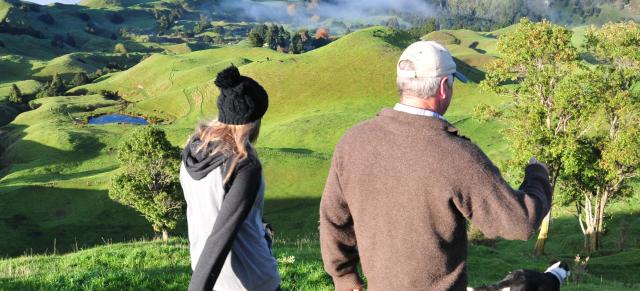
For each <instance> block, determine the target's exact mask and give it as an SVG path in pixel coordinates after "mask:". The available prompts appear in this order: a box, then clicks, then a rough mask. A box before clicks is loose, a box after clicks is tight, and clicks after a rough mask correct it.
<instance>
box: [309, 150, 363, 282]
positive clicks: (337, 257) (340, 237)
mask: <svg viewBox="0 0 640 291" xmlns="http://www.w3.org/2000/svg"><path fill="white" fill-rule="evenodd" d="M338 160H339V158H338V156H337V153H336V154H334V158H333V162H332V165H331V169H330V170H329V176H328V178H327V183H326V185H325V188H324V193H323V194H322V199H321V201H320V250H321V252H322V260H323V262H324V268H325V270H326V271H327V273H329V275H331V277H332V278H333V283H334V285H335V290H353V289H355V288H358V287H360V286H362V285H363V282H362V279H361V278H360V277H359V275H358V273H357V269H356V268H357V265H358V262H359V254H358V250H357V248H356V235H355V232H354V229H353V219H352V217H351V213H350V212H349V205H347V201H346V200H345V197H344V195H343V193H342V187H341V186H340V178H339V171H338Z"/></svg>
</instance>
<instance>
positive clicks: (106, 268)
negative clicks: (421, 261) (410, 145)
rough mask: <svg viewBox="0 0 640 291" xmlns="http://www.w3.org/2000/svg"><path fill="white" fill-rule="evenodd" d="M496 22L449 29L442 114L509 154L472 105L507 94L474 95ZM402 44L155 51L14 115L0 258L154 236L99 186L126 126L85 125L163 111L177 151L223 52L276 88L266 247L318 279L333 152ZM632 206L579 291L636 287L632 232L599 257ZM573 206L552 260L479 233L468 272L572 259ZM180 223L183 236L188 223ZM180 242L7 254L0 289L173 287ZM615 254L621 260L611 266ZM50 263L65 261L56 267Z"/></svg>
mask: <svg viewBox="0 0 640 291" xmlns="http://www.w3.org/2000/svg"><path fill="white" fill-rule="evenodd" d="M505 31H508V30H503V31H496V32H491V33H476V32H472V31H468V30H452V31H445V32H443V33H446V34H447V35H450V36H451V37H453V38H455V39H457V40H458V41H457V42H455V43H450V44H448V45H447V46H448V48H449V49H450V50H451V51H452V52H453V54H454V56H455V57H456V58H457V59H458V62H459V65H460V67H461V68H462V70H463V71H464V72H465V73H467V74H468V75H469V76H470V77H471V79H472V81H473V82H471V83H469V84H461V83H459V82H456V83H455V89H454V90H455V97H454V99H453V103H452V105H451V107H450V111H449V112H448V113H447V115H446V118H447V119H448V120H449V121H451V122H452V123H454V124H455V125H456V126H458V127H459V128H460V129H461V131H462V133H463V134H464V135H466V136H468V137H470V138H471V139H472V140H474V141H475V142H476V143H478V144H479V145H480V146H481V147H482V148H483V150H485V151H486V152H487V153H488V155H489V156H490V157H491V158H492V159H494V160H497V161H500V160H504V159H505V158H506V157H508V155H509V151H508V150H507V149H506V146H505V143H504V141H503V140H502V137H501V134H500V132H499V130H500V128H502V126H503V125H501V124H498V123H496V122H494V121H489V122H486V123H481V122H479V121H476V120H475V119H473V118H471V115H472V112H473V109H474V108H475V107H476V105H478V104H481V103H485V104H489V105H496V106H498V107H500V106H502V105H504V104H506V103H507V102H508V100H506V99H504V98H502V97H497V96H494V95H491V94H486V93H482V92H481V91H480V90H479V88H478V84H477V82H478V81H479V80H481V78H482V76H483V68H484V65H486V64H487V62H489V61H491V60H493V59H494V58H495V57H496V51H495V36H496V35H499V34H500V33H504V32H505ZM427 38H429V36H428V37H427ZM411 42H412V39H411V38H410V37H409V36H408V35H407V34H405V33H403V32H399V31H394V30H391V29H388V28H383V27H372V28H368V29H363V30H359V31H357V32H354V33H351V34H348V35H346V36H344V37H342V38H340V39H339V40H338V41H335V42H333V43H331V44H330V45H327V46H325V47H323V48H321V49H317V50H314V51H311V52H308V53H305V54H302V55H287V54H280V53H276V52H274V51H272V50H269V49H264V48H249V47H246V46H245V45H242V44H241V45H234V46H226V47H221V48H214V49H208V50H203V51H196V52H185V53H183V54H179V55H167V54H153V55H152V56H151V57H149V58H146V59H144V60H143V61H142V62H140V63H139V64H137V65H135V66H133V67H132V68H130V69H128V70H126V71H122V72H118V73H113V74H110V75H107V76H104V77H102V78H100V79H99V80H98V81H97V82H96V83H93V84H89V85H85V86H82V87H78V88H73V89H71V90H70V91H69V92H76V91H78V90H80V89H85V90H87V91H88V92H98V91H100V90H103V89H107V90H113V91H118V92H119V94H120V95H121V96H122V97H123V98H124V101H111V100H105V99H104V98H103V97H101V96H99V95H85V96H66V97H50V98H43V99H38V100H37V101H36V102H35V103H36V104H37V105H39V107H38V108H37V109H35V110H32V111H29V112H26V113H23V114H21V115H19V116H18V117H17V118H16V119H15V120H14V121H13V122H12V123H11V124H9V125H8V126H6V127H4V128H3V129H4V130H6V131H7V132H6V133H0V134H1V135H2V138H1V139H0V147H2V148H4V149H5V152H4V154H3V156H2V163H1V165H2V170H0V177H1V178H0V219H1V220H2V221H4V223H0V233H3V234H6V235H4V237H3V239H2V240H0V253H2V254H3V255H10V256H16V255H20V254H25V252H26V253H30V252H31V251H33V252H34V253H42V252H45V251H47V252H49V253H51V251H52V250H53V249H55V250H56V251H57V252H69V251H74V250H76V249H78V248H80V249H86V248H90V247H92V246H95V245H102V244H104V243H105V241H109V242H127V241H130V240H132V239H136V238H140V237H143V236H146V237H151V236H153V233H152V232H151V227H150V225H149V224H148V223H147V222H145V221H144V220H143V219H142V217H140V215H138V214H137V213H135V212H134V211H133V210H131V209H129V208H126V207H124V206H122V205H119V204H117V203H115V202H113V201H111V200H110V199H109V198H108V196H107V189H108V185H109V179H110V177H111V175H112V173H113V171H114V170H116V168H117V163H116V161H115V154H116V148H117V147H118V145H119V143H120V142H121V141H122V140H123V139H125V138H126V137H127V136H128V134H129V133H130V132H131V130H132V129H133V127H134V126H130V125H117V124H116V125H104V126H93V125H87V124H86V120H87V118H88V117H90V116H94V115H100V114H105V113H114V112H123V113H128V114H131V115H140V116H145V117H147V118H149V119H151V120H154V121H157V122H158V126H159V127H161V128H162V129H164V130H165V131H166V132H167V134H168V137H169V139H170V140H171V142H172V143H173V144H175V145H179V146H181V145H183V144H184V142H185V141H186V139H187V137H188V136H189V134H190V133H191V132H192V131H193V129H194V128H195V126H196V124H197V123H198V122H200V121H202V120H205V119H210V118H213V117H214V116H215V114H216V110H215V98H216V96H217V95H218V91H217V89H216V88H215V86H214V85H213V84H212V80H213V79H214V77H215V74H216V73H217V72H218V71H219V70H221V69H223V68H224V67H226V66H228V65H229V64H230V63H233V64H235V65H237V66H239V67H240V70H241V72H242V73H243V74H246V75H248V76H251V77H253V78H255V79H256V80H258V81H259V82H260V83H261V84H263V86H264V87H265V88H266V90H267V92H269V95H270V109H269V111H268V113H267V115H266V116H265V118H264V120H263V128H262V131H261V138H260V140H259V142H258V144H257V147H258V153H259V155H260V157H261V159H262V160H263V162H264V169H265V176H266V180H267V183H268V186H267V194H266V195H267V201H266V209H265V210H266V213H265V216H266V219H267V220H268V221H270V222H272V223H273V224H274V225H275V227H276V231H277V234H278V239H279V241H278V242H277V244H276V252H277V256H278V257H279V258H281V266H282V270H283V274H284V276H285V277H286V278H287V279H288V280H289V281H288V282H286V283H285V284H290V285H286V287H288V288H289V289H291V288H297V289H299V290H310V289H315V287H316V286H320V287H322V286H325V287H326V286H328V284H329V281H327V278H326V277H324V275H323V271H322V267H321V263H320V262H319V261H318V260H319V250H318V246H317V243H316V241H317V237H316V235H317V221H318V210H317V209H318V203H319V199H320V195H321V192H322V189H323V186H324V182H325V179H326V174H327V171H328V167H329V164H330V158H331V154H332V151H333V147H334V145H335V144H336V142H337V141H338V139H339V137H340V136H341V135H342V134H343V132H344V131H345V130H346V129H347V128H349V127H350V126H352V125H353V124H356V123H358V122H360V121H362V120H365V119H368V118H371V117H373V116H374V115H375V114H376V112H378V111H379V110H380V108H382V107H390V106H393V104H394V103H395V102H396V101H397V92H396V88H395V65H396V61H397V58H398V57H399V56H400V54H401V52H402V50H403V49H404V47H406V46H407V45H408V44H409V43H411ZM76 56H77V55H66V56H62V57H60V58H57V59H54V60H51V61H48V62H46V65H41V66H40V68H43V69H42V71H45V70H47V69H50V70H51V71H59V70H70V69H72V68H76V67H77V68H79V69H87V68H85V67H84V65H88V64H79V63H78V62H76V61H75V60H76V59H75V57H76ZM27 62H30V60H27ZM15 68H16V70H17V69H18V68H21V66H18V65H16V66H15ZM25 86H26V85H25ZM0 90H2V87H0ZM125 101H126V102H125ZM34 201H37V202H38V203H34ZM638 202H640V197H639V195H637V194H636V195H635V196H634V197H631V198H628V200H624V201H620V202H618V204H616V206H615V207H614V208H615V210H614V211H613V212H612V219H611V220H609V222H608V223H610V224H611V227H610V228H609V229H610V233H608V234H607V235H606V236H605V250H606V251H605V252H604V253H603V254H601V255H602V256H601V257H599V258H594V261H593V265H594V267H593V269H590V270H589V274H588V275H585V279H584V280H585V281H584V282H583V283H581V284H580V285H576V286H575V287H574V288H575V290H584V289H587V290H598V289H599V288H601V287H603V286H605V287H606V288H608V289H610V290H624V288H626V287H625V285H624V284H625V282H626V284H627V286H632V287H633V286H635V285H629V284H632V283H637V280H636V279H634V278H635V277H634V270H637V269H638V267H639V266H638V265H637V262H636V261H634V260H633V258H637V257H638V252H637V247H638V246H637V245H633V243H631V244H630V246H629V247H628V249H629V251H627V252H625V253H623V254H624V255H618V256H612V257H608V256H606V255H608V254H609V253H613V252H614V250H616V248H617V246H616V245H617V242H618V233H619V231H620V230H621V229H622V226H621V225H622V222H623V221H630V225H629V226H628V228H629V230H628V236H629V237H637V236H638V235H639V234H640V223H631V222H635V220H637V213H638V211H639V210H640V209H638V207H637V205H638ZM571 211H572V210H571V209H559V210H558V211H557V212H556V214H555V215H556V217H557V218H556V221H555V222H554V223H553V224H552V230H551V233H552V236H553V237H552V238H551V239H550V241H549V243H548V244H549V245H548V253H549V257H545V258H540V259H532V258H531V257H530V256H529V253H530V249H531V247H532V241H529V242H525V243H523V242H508V241H498V242H496V243H495V245H492V243H491V244H490V245H481V244H480V243H478V245H476V246H474V247H473V248H472V250H471V257H470V270H471V274H472V275H471V278H472V282H473V283H474V284H480V283H482V282H491V281H495V280H497V279H499V278H500V277H502V276H504V274H505V273H506V272H507V271H509V270H512V269H514V268H520V267H530V268H537V269H540V268H543V267H544V266H545V265H546V260H547V259H548V258H552V257H560V258H563V259H565V260H569V261H571V259H572V258H573V256H574V255H575V254H576V253H577V252H579V251H580V246H581V244H582V235H581V234H580V231H579V228H578V226H577V222H576V221H575V218H574V217H573V216H572V215H573V214H572V212H571ZM634 219H635V220H634ZM174 234H175V235H184V234H185V226H184V223H183V224H182V225H181V226H180V227H179V229H178V230H176V231H175V232H174ZM631 245H633V246H631ZM186 252H187V250H186V247H185V242H184V240H174V241H172V242H171V243H169V244H168V245H164V244H161V243H158V242H151V243H137V244H114V245H110V246H104V247H99V248H96V249H90V250H86V251H82V252H78V253H73V254H68V255H64V256H57V255H56V256H35V257H24V258H17V259H10V260H4V261H0V289H3V288H4V286H7V287H6V288H7V289H29V288H36V289H37V288H39V287H43V286H44V287H46V288H51V289H65V288H69V287H68V286H86V288H89V289H119V288H121V287H127V286H132V285H135V286H143V287H144V288H147V286H148V289H180V288H183V287H184V284H185V282H186V280H188V262H187V260H188V258H187V256H186ZM607 252H609V253H607ZM163 256H164V257H163ZM289 256H295V257H296V263H295V264H293V263H288V262H289V261H290V259H289V258H288V257H289ZM621 256H622V258H621ZM163 258H167V260H163ZM618 263H624V264H623V266H626V267H628V268H627V269H625V270H624V271H620V268H617V267H616V271H612V270H610V269H608V268H610V267H612V266H617V265H616V264H618ZM74 264H75V265H74ZM167 264H169V266H168V265H167ZM70 266H73V267H70ZM59 269H65V270H66V269H72V271H69V272H59V271H56V270H59ZM141 270H143V271H141ZM600 276H604V277H603V278H604V279H603V281H599V280H600ZM598 284H600V285H598ZM164 287H166V288H164ZM305 287H307V288H305Z"/></svg>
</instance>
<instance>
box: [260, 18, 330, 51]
mask: <svg viewBox="0 0 640 291" xmlns="http://www.w3.org/2000/svg"><path fill="white" fill-rule="evenodd" d="M248 40H249V44H251V45H252V46H254V47H268V48H270V49H272V50H276V51H279V52H283V53H291V54H300V53H304V52H307V51H310V50H314V49H317V48H319V47H323V46H325V45H327V44H329V43H331V41H332V39H331V37H330V35H329V31H328V30H326V29H324V28H319V29H318V30H317V31H316V32H315V34H314V35H313V36H311V34H309V31H308V30H306V29H302V30H300V31H298V32H297V33H291V32H289V31H287V30H286V29H284V27H283V26H282V25H276V24H271V25H257V26H255V27H254V28H252V29H251V30H250V31H249V35H248Z"/></svg>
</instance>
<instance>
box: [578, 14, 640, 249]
mask: <svg viewBox="0 0 640 291" xmlns="http://www.w3.org/2000/svg"><path fill="white" fill-rule="evenodd" d="M639 45H640V25H639V24H637V23H634V22H626V23H615V24H614V23H610V24H607V25H604V26H603V27H602V28H599V29H597V28H594V27H592V28H590V29H589V30H588V31H587V33H586V48H587V49H588V51H589V52H590V53H591V54H592V56H593V57H594V58H595V59H596V60H597V63H596V65H594V66H591V67H589V68H588V70H587V71H588V77H587V78H585V80H583V82H582V83H580V84H581V87H583V88H584V87H591V88H593V89H592V90H591V92H593V94H592V97H591V99H592V100H595V102H594V103H596V104H597V107H598V109H599V110H597V111H596V112H595V114H593V118H592V120H591V121H590V123H591V124H593V125H594V130H592V131H591V132H590V133H589V138H588V140H587V141H586V142H580V143H578V145H579V146H578V147H576V148H577V152H578V154H576V156H580V157H582V158H581V159H577V162H575V163H573V165H574V167H573V169H572V171H567V172H568V173H567V178H566V180H568V183H567V185H566V187H565V188H566V192H567V193H568V195H569V199H567V201H568V202H573V203H574V204H575V206H576V209H577V211H578V220H579V223H580V228H581V230H582V233H583V235H584V247H585V249H586V250H587V251H589V252H594V251H597V250H598V249H599V248H600V246H601V236H602V234H603V232H604V231H605V224H604V218H605V215H606V207H607V204H608V203H609V201H611V200H613V199H616V198H618V197H623V196H625V195H627V194H629V193H631V187H630V181H631V179H633V178H636V177H638V175H639V174H640V173H639V172H640V96H638V95H639V94H638V93H636V94H635V96H634V92H633V86H634V84H638V83H640V47H639ZM583 98H584V97H583Z"/></svg>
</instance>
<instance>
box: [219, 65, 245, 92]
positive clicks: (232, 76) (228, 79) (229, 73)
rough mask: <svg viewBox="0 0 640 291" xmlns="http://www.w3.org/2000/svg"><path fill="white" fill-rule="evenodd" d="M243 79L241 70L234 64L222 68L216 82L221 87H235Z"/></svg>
mask: <svg viewBox="0 0 640 291" xmlns="http://www.w3.org/2000/svg"><path fill="white" fill-rule="evenodd" d="M241 81H242V80H241V79H240V71H238V68H237V67H236V66H234V65H231V66H230V67H228V68H226V69H224V70H222V71H221V72H220V73H218V76H217V77H216V81H215V84H216V86H218V87H220V88H233V87H235V86H238V84H240V82H241Z"/></svg>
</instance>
